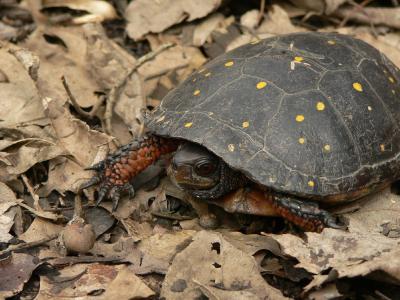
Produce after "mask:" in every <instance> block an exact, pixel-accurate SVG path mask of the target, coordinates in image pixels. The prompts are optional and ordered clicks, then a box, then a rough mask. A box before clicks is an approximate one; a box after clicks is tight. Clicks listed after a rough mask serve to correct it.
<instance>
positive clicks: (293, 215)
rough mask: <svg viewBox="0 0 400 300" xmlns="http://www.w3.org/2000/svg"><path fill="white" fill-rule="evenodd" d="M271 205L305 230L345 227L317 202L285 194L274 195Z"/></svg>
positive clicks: (316, 230) (317, 230)
mask: <svg viewBox="0 0 400 300" xmlns="http://www.w3.org/2000/svg"><path fill="white" fill-rule="evenodd" d="M272 201H273V203H272V204H273V206H274V207H275V210H276V212H277V213H278V214H279V215H280V216H282V217H283V218H285V219H287V220H288V221H290V222H292V223H294V224H296V225H297V226H299V227H301V228H302V229H304V230H306V231H315V232H321V231H322V229H324V228H325V227H330V228H336V229H343V230H344V229H347V226H346V225H345V224H343V223H341V222H340V221H339V220H338V218H337V217H335V216H333V215H332V214H330V213H329V212H328V211H326V210H323V209H320V208H319V206H318V204H317V203H314V202H310V201H303V200H300V199H296V198H290V197H287V196H281V195H278V196H275V197H274V200H272Z"/></svg>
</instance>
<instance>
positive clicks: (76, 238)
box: [62, 217, 96, 253]
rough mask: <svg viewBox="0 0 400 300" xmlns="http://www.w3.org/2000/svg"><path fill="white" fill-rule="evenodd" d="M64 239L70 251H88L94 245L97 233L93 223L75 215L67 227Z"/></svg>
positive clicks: (63, 235)
mask: <svg viewBox="0 0 400 300" xmlns="http://www.w3.org/2000/svg"><path fill="white" fill-rule="evenodd" d="M62 239H63V242H64V246H65V248H66V249H67V250H68V251H69V252H77V253H87V252H88V251H89V250H90V249H92V248H93V246H94V243H95V241H96V234H95V232H94V230H93V226H92V225H91V224H86V223H85V220H83V219H82V218H80V217H75V218H73V219H72V220H71V221H70V222H69V223H68V224H67V226H66V227H65V229H64V231H63V234H62Z"/></svg>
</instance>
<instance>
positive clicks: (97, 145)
mask: <svg viewBox="0 0 400 300" xmlns="http://www.w3.org/2000/svg"><path fill="white" fill-rule="evenodd" d="M43 106H44V109H45V113H46V115H47V116H48V118H49V120H50V121H51V124H52V127H53V129H54V131H55V133H56V136H57V138H58V145H59V146H60V147H61V148H62V149H63V150H64V153H66V154H68V155H69V156H71V157H72V160H71V159H70V158H57V160H55V161H54V164H53V162H52V164H51V166H50V170H49V181H48V183H47V184H46V185H45V186H44V187H43V188H42V190H41V194H42V195H47V194H48V193H50V192H51V191H52V190H53V189H55V190H58V191H59V192H60V193H64V192H65V191H67V190H77V189H78V188H79V186H80V185H81V184H82V183H83V182H84V181H86V180H88V179H89V178H90V176H91V175H90V172H87V171H84V170H83V168H84V167H88V166H90V165H92V164H94V163H95V162H97V161H99V160H100V159H103V158H104V156H105V154H106V152H107V150H108V145H107V143H108V142H110V141H111V138H110V137H108V136H107V135H105V134H103V133H100V132H98V131H94V130H91V129H90V128H89V126H87V125H86V124H85V123H84V122H82V121H80V120H78V119H76V118H75V117H73V116H72V115H71V113H70V112H69V111H68V110H67V109H65V108H64V107H63V105H62V103H60V102H59V101H56V100H53V99H51V98H45V99H44V100H43ZM105 149H106V150H105Z"/></svg>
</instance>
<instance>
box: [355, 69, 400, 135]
mask: <svg viewBox="0 0 400 300" xmlns="http://www.w3.org/2000/svg"><path fill="white" fill-rule="evenodd" d="M360 75H361V77H362V79H364V80H365V82H366V83H367V84H368V87H369V88H370V89H371V91H372V92H373V93H374V94H375V97H377V98H378V99H379V102H381V103H382V106H383V109H384V110H385V112H386V114H387V115H388V116H389V118H390V120H391V121H392V123H393V125H394V126H395V127H396V128H397V130H395V131H394V133H397V132H398V131H399V129H400V127H399V124H398V123H397V122H396V119H395V118H394V117H393V114H392V112H391V111H390V110H389V109H388V107H387V105H386V103H385V101H383V99H382V98H381V97H380V96H379V94H378V93H377V92H376V90H375V88H374V87H373V86H372V84H371V83H370V82H369V80H368V79H367V78H366V77H365V76H364V74H363V73H362V72H360ZM392 137H393V136H392Z"/></svg>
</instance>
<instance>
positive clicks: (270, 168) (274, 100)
mask: <svg viewBox="0 0 400 300" xmlns="http://www.w3.org/2000/svg"><path fill="white" fill-rule="evenodd" d="M399 81H400V73H399V69H398V68H397V67H396V66H395V65H394V64H393V63H392V62H391V61H390V60H389V59H388V58H387V57H386V56H385V55H383V54H382V53H380V52H379V51H378V50H377V49H375V48H374V47H372V46H370V45H369V44H366V43H365V42H363V41H361V40H358V39H355V38H352V37H350V36H346V35H340V34H336V33H296V34H289V35H282V36H277V37H273V38H269V39H265V40H260V41H255V42H252V43H250V44H247V45H244V46H242V47H239V48H237V49H235V50H233V51H230V52H228V53H226V54H224V55H222V56H219V57H217V58H216V59H214V60H212V61H210V62H209V63H208V64H207V65H205V66H204V68H203V69H201V70H199V71H198V72H196V73H194V74H192V75H191V76H190V77H189V78H188V79H187V80H186V81H185V82H183V83H182V84H181V85H180V86H179V87H178V88H176V89H175V90H173V91H171V92H170V93H169V94H168V95H167V96H166V97H165V99H164V100H163V101H162V103H161V105H160V106H159V107H158V108H157V109H156V110H155V111H154V112H153V113H152V115H151V120H150V121H149V122H148V124H147V126H148V128H149V129H150V130H151V131H153V132H154V133H155V134H158V135H161V136H169V137H175V138H180V139H184V140H188V141H192V142H195V143H198V144H201V145H204V146H205V147H206V148H208V149H209V150H210V151H212V152H213V153H215V154H216V155H218V156H219V157H221V158H222V159H223V160H224V161H225V162H226V163H228V164H229V165H230V166H231V167H232V168H234V169H237V170H240V171H242V172H244V174H245V175H246V176H248V177H249V178H250V179H251V180H253V181H255V182H257V183H259V184H261V185H264V186H266V187H269V188H271V189H273V190H276V191H279V192H284V193H289V194H293V195H297V196H301V197H305V198H314V199H320V200H321V199H325V198H326V199H328V198H329V196H332V197H330V198H334V196H335V195H349V194H357V192H358V191H366V190H367V191H369V190H371V189H373V188H374V187H376V186H377V185H380V184H382V183H387V182H390V181H394V180H396V179H398V178H399V177H400V163H399V155H400V154H399V153H400V149H399V148H400V130H399V129H400V97H399V95H400V85H399ZM341 199H346V197H344V198H343V197H342V198H341Z"/></svg>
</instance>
